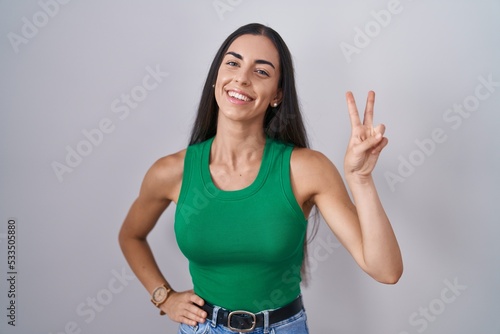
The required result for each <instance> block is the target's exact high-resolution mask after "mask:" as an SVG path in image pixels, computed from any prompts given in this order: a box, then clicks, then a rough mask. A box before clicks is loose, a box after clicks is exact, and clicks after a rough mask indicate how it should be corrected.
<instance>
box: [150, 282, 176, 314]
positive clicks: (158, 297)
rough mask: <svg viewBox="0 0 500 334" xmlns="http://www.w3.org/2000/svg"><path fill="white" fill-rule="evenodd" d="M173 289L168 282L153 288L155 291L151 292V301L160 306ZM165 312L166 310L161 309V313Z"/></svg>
mask: <svg viewBox="0 0 500 334" xmlns="http://www.w3.org/2000/svg"><path fill="white" fill-rule="evenodd" d="M171 291H172V289H171V288H169V287H168V286H167V285H166V284H163V285H160V286H159V287H157V288H156V289H154V290H153V293H152V294H151V302H152V303H153V304H154V305H155V306H156V307H160V305H161V304H163V303H164V302H165V301H166V300H167V298H168V296H169V294H170V292H171ZM164 314H165V312H163V311H160V315H164Z"/></svg>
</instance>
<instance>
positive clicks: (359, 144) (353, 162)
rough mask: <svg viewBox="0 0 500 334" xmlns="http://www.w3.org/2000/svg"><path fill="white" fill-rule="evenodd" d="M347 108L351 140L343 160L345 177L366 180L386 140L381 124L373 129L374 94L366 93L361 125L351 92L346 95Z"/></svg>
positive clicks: (371, 92) (383, 127)
mask: <svg viewBox="0 0 500 334" xmlns="http://www.w3.org/2000/svg"><path fill="white" fill-rule="evenodd" d="M346 99H347V108H348V110H349V117H350V119H351V139H350V140H349V144H348V146H347V152H346V154H345V158H344V172H345V173H346V176H354V177H359V178H361V179H362V178H366V177H369V176H371V172H372V171H373V169H374V168H375V164H376V163H377V160H378V157H379V155H380V152H381V151H382V149H383V148H384V147H385V146H386V145H387V143H388V140H387V138H385V137H384V132H385V126H384V125H383V124H380V125H377V126H376V127H373V106H374V104H375V93H374V92H373V91H370V92H368V99H367V100H366V108H365V114H364V117H363V123H361V120H360V118H359V113H358V108H357V107H356V102H355V101H354V96H353V95H352V93H351V92H347V93H346Z"/></svg>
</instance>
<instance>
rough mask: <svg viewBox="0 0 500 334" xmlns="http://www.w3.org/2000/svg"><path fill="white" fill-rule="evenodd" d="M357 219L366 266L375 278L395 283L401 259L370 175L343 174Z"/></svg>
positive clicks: (400, 271) (399, 272)
mask: <svg viewBox="0 0 500 334" xmlns="http://www.w3.org/2000/svg"><path fill="white" fill-rule="evenodd" d="M346 180H347V184H348V186H349V188H350V190H351V194H352V197H353V200H354V203H355V206H356V211H357V215H358V219H359V223H360V229H361V237H362V247H363V258H364V262H365V266H366V267H365V270H366V271H367V272H368V273H369V274H370V275H371V276H372V277H373V278H375V279H376V280H378V281H381V282H385V283H394V282H396V281H397V280H398V279H399V277H400V276H401V273H402V270H403V263H402V258H401V252H400V249H399V245H398V242H397V240H396V236H395V235H394V231H393V229H392V226H391V223H390V221H389V219H388V217H387V215H386V213H385V210H384V208H383V206H382V203H381V201H380V198H379V196H378V193H377V189H376V187H375V184H374V182H373V179H372V178H371V176H370V177H368V178H365V179H363V180H359V179H357V178H356V177H352V176H351V177H346Z"/></svg>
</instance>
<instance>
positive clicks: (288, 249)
mask: <svg viewBox="0 0 500 334" xmlns="http://www.w3.org/2000/svg"><path fill="white" fill-rule="evenodd" d="M212 142H213V138H211V139H209V140H207V141H204V142H202V143H198V144H194V145H191V146H189V147H188V148H187V151H186V156H185V161H184V174H183V179H182V186H181V191H180V195H179V200H178V203H177V208H176V212H175V235H176V239H177V243H178V245H179V248H180V250H181V251H182V253H183V254H184V255H185V256H186V258H187V259H188V260H189V271H190V273H191V277H192V280H193V286H194V291H195V293H196V294H197V295H199V296H200V297H202V298H203V299H204V300H205V301H206V302H208V303H211V304H213V305H218V306H221V307H223V308H226V309H228V310H246V311H250V312H259V311H262V310H265V309H274V308H278V307H281V306H284V305H286V304H288V303H290V302H292V301H293V300H294V299H295V298H296V297H297V296H298V295H299V294H300V282H301V276H300V269H301V266H302V260H303V256H304V254H303V243H304V237H305V234H306V229H307V220H306V219H305V217H304V214H303V212H302V210H301V208H300V206H299V204H298V203H297V201H296V199H295V196H294V194H293V191H292V186H291V182H290V156H291V153H292V149H293V147H292V146H290V145H287V144H283V143H281V142H278V141H275V140H272V139H270V138H267V139H266V145H265V148H264V153H263V157H262V162H261V166H260V169H259V172H258V175H257V177H256V179H255V180H254V181H253V183H252V184H251V185H249V186H248V187H246V188H244V189H241V190H235V191H224V190H221V189H219V188H217V187H216V186H215V184H214V183H213V181H212V178H211V175H210V169H209V161H210V149H211V146H212Z"/></svg>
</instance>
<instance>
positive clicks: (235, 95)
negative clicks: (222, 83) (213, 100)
mask: <svg viewBox="0 0 500 334" xmlns="http://www.w3.org/2000/svg"><path fill="white" fill-rule="evenodd" d="M227 95H229V96H230V97H232V98H233V99H236V100H239V101H242V102H250V101H252V100H253V99H252V98H251V97H249V96H248V95H245V94H243V93H242V92H237V91H234V90H228V91H227Z"/></svg>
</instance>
